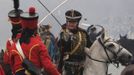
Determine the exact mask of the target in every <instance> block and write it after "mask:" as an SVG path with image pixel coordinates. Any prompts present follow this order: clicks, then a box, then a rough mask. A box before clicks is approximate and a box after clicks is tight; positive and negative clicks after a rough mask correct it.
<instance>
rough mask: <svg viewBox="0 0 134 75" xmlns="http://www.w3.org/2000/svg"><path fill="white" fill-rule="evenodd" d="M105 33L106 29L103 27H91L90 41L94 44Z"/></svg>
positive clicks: (89, 32) (88, 31)
mask: <svg viewBox="0 0 134 75" xmlns="http://www.w3.org/2000/svg"><path fill="white" fill-rule="evenodd" d="M103 32H104V28H103V27H102V26H101V25H91V26H89V27H88V28H87V33H88V35H89V40H90V41H91V42H92V43H93V42H94V41H95V40H96V39H97V37H98V36H100V35H101V34H102V33H103Z"/></svg>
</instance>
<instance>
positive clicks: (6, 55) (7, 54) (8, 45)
mask: <svg viewBox="0 0 134 75" xmlns="http://www.w3.org/2000/svg"><path fill="white" fill-rule="evenodd" d="M13 43H14V42H13V41H12V40H11V39H9V40H8V41H7V43H6V51H5V52H4V63H5V64H10V50H11V46H12V44H13Z"/></svg>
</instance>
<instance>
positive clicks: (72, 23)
mask: <svg viewBox="0 0 134 75" xmlns="http://www.w3.org/2000/svg"><path fill="white" fill-rule="evenodd" d="M77 24H78V22H76V21H68V22H67V28H68V29H70V30H72V29H76V28H77Z"/></svg>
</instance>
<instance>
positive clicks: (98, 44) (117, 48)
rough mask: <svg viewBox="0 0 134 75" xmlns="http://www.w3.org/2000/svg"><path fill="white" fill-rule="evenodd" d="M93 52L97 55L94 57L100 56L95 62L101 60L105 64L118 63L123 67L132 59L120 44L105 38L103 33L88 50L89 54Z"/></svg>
mask: <svg viewBox="0 0 134 75" xmlns="http://www.w3.org/2000/svg"><path fill="white" fill-rule="evenodd" d="M95 50H96V53H98V54H96V55H100V56H99V59H97V60H103V61H105V62H111V63H112V62H118V61H119V62H120V63H121V64H124V65H125V64H126V63H128V62H129V61H130V60H131V59H132V54H131V53H130V52H129V51H128V50H126V49H125V48H123V47H122V46H121V45H120V44H118V43H117V42H115V41H114V40H113V39H112V38H110V37H107V36H106V35H105V32H104V33H102V34H101V35H100V37H99V38H98V39H97V40H95V42H94V43H93V45H92V46H91V47H90V49H89V51H90V53H89V54H92V53H93V52H95ZM97 50H98V51H97ZM91 51H92V52H91ZM86 53H87V51H86ZM94 59H95V58H94Z"/></svg>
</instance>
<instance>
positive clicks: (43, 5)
mask: <svg viewBox="0 0 134 75" xmlns="http://www.w3.org/2000/svg"><path fill="white" fill-rule="evenodd" d="M38 2H39V3H40V4H41V5H42V6H43V7H44V8H45V9H46V10H47V11H48V12H49V13H50V10H49V9H48V8H47V7H46V6H45V5H44V4H43V3H42V2H41V1H40V0H38ZM51 15H52V17H53V18H54V19H55V20H56V21H57V23H58V24H59V25H60V26H61V25H62V24H61V23H60V21H59V20H58V19H57V18H56V17H55V16H54V15H53V14H51Z"/></svg>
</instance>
